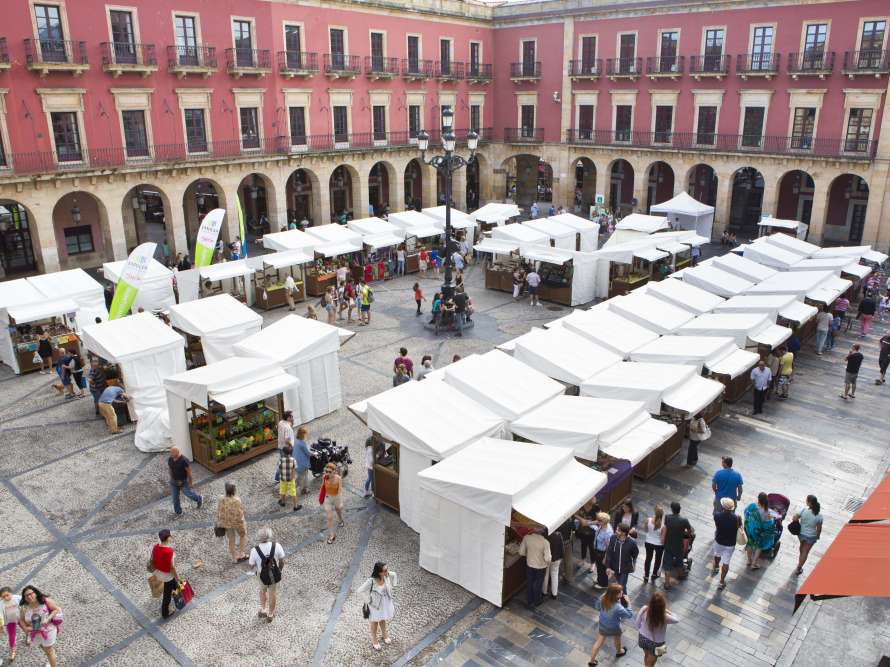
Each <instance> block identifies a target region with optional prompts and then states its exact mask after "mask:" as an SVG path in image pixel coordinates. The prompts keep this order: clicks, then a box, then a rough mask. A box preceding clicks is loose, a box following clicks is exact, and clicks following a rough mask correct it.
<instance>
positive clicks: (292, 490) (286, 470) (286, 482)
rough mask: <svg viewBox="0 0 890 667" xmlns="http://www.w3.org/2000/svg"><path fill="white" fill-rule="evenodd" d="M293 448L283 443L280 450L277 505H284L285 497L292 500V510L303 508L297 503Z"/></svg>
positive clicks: (295, 466) (285, 503) (295, 464)
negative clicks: (282, 447)
mask: <svg viewBox="0 0 890 667" xmlns="http://www.w3.org/2000/svg"><path fill="white" fill-rule="evenodd" d="M293 453H294V448H293V447H291V446H290V445H285V446H284V449H282V450H281V458H280V459H278V505H279V506H280V507H285V506H286V505H287V499H288V497H290V498H291V499H292V500H293V507H294V509H293V511H294V512H296V511H297V510H300V509H303V506H302V505H300V504H298V503H297V460H296V459H295V458H294V457H293Z"/></svg>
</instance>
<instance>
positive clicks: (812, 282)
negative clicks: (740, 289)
mask: <svg viewBox="0 0 890 667" xmlns="http://www.w3.org/2000/svg"><path fill="white" fill-rule="evenodd" d="M833 275H834V274H833V273H832V272H831V271H785V272H783V273H777V274H776V275H774V276H772V277H770V278H767V279H766V280H763V281H761V282H759V283H757V284H756V285H752V286H751V287H749V288H748V289H747V290H746V291H745V293H746V294H792V295H794V296H796V297H797V298H799V299H801V300H802V299H803V297H804V295H805V294H806V293H807V292H809V291H810V290H813V289H815V288H817V287H818V286H819V285H820V284H822V283H824V282H825V281H826V280H828V279H829V278H831V277H832V276H833Z"/></svg>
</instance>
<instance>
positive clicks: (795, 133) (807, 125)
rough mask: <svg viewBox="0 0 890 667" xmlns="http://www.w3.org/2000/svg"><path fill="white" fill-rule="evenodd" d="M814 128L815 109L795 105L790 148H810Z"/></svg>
mask: <svg viewBox="0 0 890 667" xmlns="http://www.w3.org/2000/svg"><path fill="white" fill-rule="evenodd" d="M815 129H816V110H815V109H814V108H812V107H797V108H796V109H795V110H794V124H793V125H792V126H791V148H797V149H800V150H809V149H811V148H812V147H813V133H814V131H815Z"/></svg>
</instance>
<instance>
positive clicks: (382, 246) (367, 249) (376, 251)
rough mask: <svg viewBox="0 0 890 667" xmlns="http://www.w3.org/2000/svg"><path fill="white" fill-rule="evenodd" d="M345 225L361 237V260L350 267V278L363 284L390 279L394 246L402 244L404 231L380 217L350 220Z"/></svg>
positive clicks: (394, 262) (395, 248) (393, 259)
mask: <svg viewBox="0 0 890 667" xmlns="http://www.w3.org/2000/svg"><path fill="white" fill-rule="evenodd" d="M346 226H347V227H348V228H349V229H351V230H352V231H354V232H358V233H359V234H361V235H362V245H363V246H364V250H363V251H362V254H361V261H360V262H353V264H352V267H351V268H352V278H353V279H354V280H364V281H365V282H367V283H369V282H373V281H375V280H388V279H389V278H391V277H392V275H393V273H394V272H395V270H396V262H397V257H396V253H397V251H398V247H399V246H402V245H403V244H404V242H405V230H404V229H402V228H401V227H397V226H396V225H394V224H392V223H391V222H386V221H385V220H381V219H380V218H362V219H361V220H350V221H349V222H347V223H346Z"/></svg>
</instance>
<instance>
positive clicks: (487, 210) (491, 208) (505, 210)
mask: <svg viewBox="0 0 890 667" xmlns="http://www.w3.org/2000/svg"><path fill="white" fill-rule="evenodd" d="M520 214H521V211H520V210H519V207H518V206H517V205H516V204H503V203H501V202H489V203H487V204H486V205H485V206H483V207H481V208H478V209H476V210H475V211H473V212H472V213H470V216H471V217H472V218H473V219H474V220H475V221H476V222H478V223H479V224H480V226H481V229H482V231H489V230H491V229H492V228H494V227H497V226H498V225H504V224H507V223H508V222H509V221H510V220H511V219H512V218H516V217H518V216H519V215H520Z"/></svg>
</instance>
